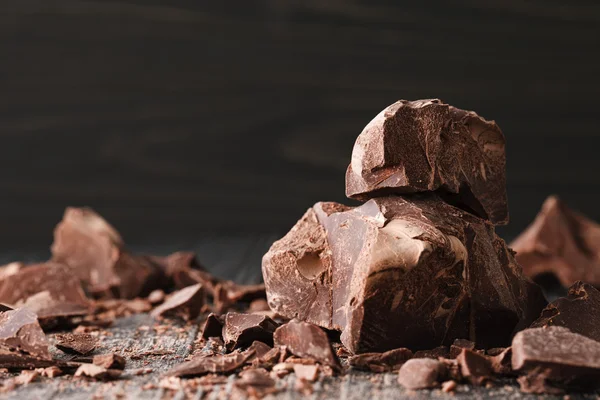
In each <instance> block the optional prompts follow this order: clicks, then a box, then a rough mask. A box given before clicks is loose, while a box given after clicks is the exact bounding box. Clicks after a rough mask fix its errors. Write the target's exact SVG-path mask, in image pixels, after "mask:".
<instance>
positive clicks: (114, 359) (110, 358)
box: [93, 353, 125, 370]
mask: <svg viewBox="0 0 600 400" xmlns="http://www.w3.org/2000/svg"><path fill="white" fill-rule="evenodd" d="M93 363H94V365H97V366H99V367H102V368H106V369H121V370H123V369H125V359H124V358H123V357H121V356H120V355H118V354H113V353H110V354H98V355H96V356H94V360H93Z"/></svg>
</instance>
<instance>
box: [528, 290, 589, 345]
mask: <svg viewBox="0 0 600 400" xmlns="http://www.w3.org/2000/svg"><path fill="white" fill-rule="evenodd" d="M598 321H600V291H598V290H597V289H596V288H594V287H593V286H592V285H589V284H587V283H583V282H580V281H579V282H575V283H574V284H573V286H571V287H570V288H569V293H568V295H567V297H561V298H559V299H557V300H556V301H554V302H552V303H550V304H548V306H547V307H546V308H545V309H544V310H543V311H542V314H541V316H540V318H538V319H537V320H536V321H534V322H533V324H531V327H532V328H541V327H545V326H564V327H565V328H568V329H569V330H570V331H571V332H575V333H578V334H580V335H583V336H587V337H589V338H591V339H594V340H596V341H600V324H599V323H598Z"/></svg>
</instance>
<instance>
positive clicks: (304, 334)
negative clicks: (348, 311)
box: [273, 320, 341, 370]
mask: <svg viewBox="0 0 600 400" xmlns="http://www.w3.org/2000/svg"><path fill="white" fill-rule="evenodd" d="M273 339H274V342H275V346H285V347H286V348H287V349H288V350H289V352H290V353H292V354H294V355H295V356H298V357H302V358H312V359H313V360H315V361H317V362H320V363H321V364H324V365H328V366H330V367H332V368H334V369H337V370H339V369H340V368H341V365H340V362H339V360H338V358H337V356H336V355H335V353H334V351H333V349H332V348H331V343H330V342H329V338H328V337H327V334H326V333H325V332H324V331H323V330H322V329H321V328H319V327H318V326H316V325H313V324H310V323H308V322H302V321H298V320H292V321H290V322H288V323H286V324H284V325H282V326H280V327H279V328H277V329H276V330H275V333H274V334H273Z"/></svg>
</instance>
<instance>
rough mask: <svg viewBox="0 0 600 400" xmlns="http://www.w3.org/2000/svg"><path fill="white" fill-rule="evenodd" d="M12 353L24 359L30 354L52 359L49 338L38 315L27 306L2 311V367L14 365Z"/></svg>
mask: <svg viewBox="0 0 600 400" xmlns="http://www.w3.org/2000/svg"><path fill="white" fill-rule="evenodd" d="M10 353H15V354H14V355H16V356H18V355H23V356H24V359H25V358H26V357H27V356H30V357H31V358H33V359H38V360H52V357H51V356H50V352H49V351H48V340H47V339H46V335H45V334H44V331H42V328H41V327H40V325H39V323H38V321H37V316H36V315H35V313H33V312H32V311H30V310H28V309H26V308H21V309H17V310H12V311H4V312H2V313H0V367H6V368H12V367H13V365H11V358H12V356H11V354H10ZM15 361H18V360H15ZM24 361H25V360H24ZM42 364H43V363H42ZM16 367H17V368H18V366H16Z"/></svg>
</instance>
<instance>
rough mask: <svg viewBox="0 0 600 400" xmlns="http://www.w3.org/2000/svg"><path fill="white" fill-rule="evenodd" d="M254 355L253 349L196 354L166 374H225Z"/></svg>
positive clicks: (242, 364) (181, 375) (239, 366)
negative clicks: (228, 352)
mask: <svg viewBox="0 0 600 400" xmlns="http://www.w3.org/2000/svg"><path fill="white" fill-rule="evenodd" d="M254 355H255V350H254V349H251V350H246V351H244V352H237V351H236V352H234V353H231V354H216V355H213V356H208V357H207V356H202V355H200V356H196V357H195V358H193V359H191V360H190V361H186V362H184V363H181V364H179V365H177V366H175V367H174V368H173V369H171V370H170V371H169V372H168V373H167V375H168V376H179V377H185V376H199V375H206V374H209V373H213V374H226V373H230V372H234V371H235V370H237V369H239V368H241V367H243V366H244V365H245V364H246V363H247V361H248V360H249V359H250V358H252V357H253V356H254Z"/></svg>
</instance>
